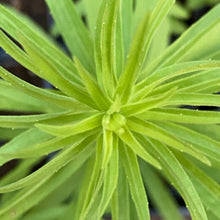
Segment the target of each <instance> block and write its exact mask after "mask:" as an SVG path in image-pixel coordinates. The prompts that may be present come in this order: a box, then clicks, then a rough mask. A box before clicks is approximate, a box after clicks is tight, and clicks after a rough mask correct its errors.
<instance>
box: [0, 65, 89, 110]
mask: <svg viewBox="0 0 220 220" xmlns="http://www.w3.org/2000/svg"><path fill="white" fill-rule="evenodd" d="M0 76H1V77H2V78H3V79H4V80H6V81H8V82H9V83H10V84H11V85H12V86H13V87H14V88H16V89H17V90H19V91H21V92H23V93H24V94H26V95H29V96H32V97H34V98H36V99H39V100H43V101H45V102H46V103H47V104H48V105H50V103H52V104H55V105H57V106H59V107H61V108H64V109H74V110H75V111H77V110H82V109H86V105H84V106H85V107H84V106H83V105H82V104H81V103H79V102H76V101H75V100H74V99H73V98H70V97H67V96H64V95H59V94H56V93H53V92H50V91H48V90H46V89H41V88H38V87H36V86H34V85H31V84H30V83H27V82H25V81H24V80H22V79H19V78H18V77H16V76H14V75H13V74H11V73H10V72H8V71H7V70H5V69H4V68H2V67H0ZM87 109H88V108H87Z"/></svg>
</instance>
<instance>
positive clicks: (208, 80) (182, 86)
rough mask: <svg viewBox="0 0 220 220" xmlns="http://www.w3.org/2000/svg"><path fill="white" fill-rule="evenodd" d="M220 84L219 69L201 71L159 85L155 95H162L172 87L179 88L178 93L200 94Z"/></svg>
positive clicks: (154, 92)
mask: <svg viewBox="0 0 220 220" xmlns="http://www.w3.org/2000/svg"><path fill="white" fill-rule="evenodd" d="M219 83H220V74H219V69H214V70H213V69H212V70H207V71H201V72H197V73H193V74H190V75H186V76H185V75H183V76H182V77H181V78H180V79H175V78H174V79H173V80H172V81H170V82H166V83H164V84H162V85H159V86H158V87H157V88H155V90H154V91H153V94H161V93H163V92H165V91H167V90H169V89H170V88H172V87H175V86H178V92H192V91H193V92H199V91H201V90H204V89H206V88H209V87H210V86H216V85H218V84H219Z"/></svg>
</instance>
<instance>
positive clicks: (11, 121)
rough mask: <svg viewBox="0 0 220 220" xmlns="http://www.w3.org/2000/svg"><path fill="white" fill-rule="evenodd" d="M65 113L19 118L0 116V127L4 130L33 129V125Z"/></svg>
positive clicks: (22, 116)
mask: <svg viewBox="0 0 220 220" xmlns="http://www.w3.org/2000/svg"><path fill="white" fill-rule="evenodd" d="M63 114H65V112H64V113H63V112H61V113H49V114H39V115H19V116H14V115H10V116H8V115H7V116H4V115H1V116H0V127H5V128H13V129H14V128H30V127H33V126H34V124H35V123H39V122H43V121H45V120H47V119H52V118H57V116H62V115H63Z"/></svg>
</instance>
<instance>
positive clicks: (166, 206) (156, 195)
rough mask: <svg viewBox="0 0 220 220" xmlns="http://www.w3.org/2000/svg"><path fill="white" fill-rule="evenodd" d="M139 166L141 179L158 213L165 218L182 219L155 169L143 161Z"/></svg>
mask: <svg viewBox="0 0 220 220" xmlns="http://www.w3.org/2000/svg"><path fill="white" fill-rule="evenodd" d="M141 168H142V169H141V170H142V175H143V180H144V183H145V185H146V187H147V189H148V192H149V195H150V198H151V199H152V201H153V204H154V205H155V206H156V207H157V209H158V211H159V213H160V215H161V216H162V217H163V218H164V219H167V220H168V219H175V220H183V218H182V217H181V214H180V212H179V210H178V205H177V204H176V201H175V200H174V198H173V197H172V196H171V194H170V193H169V192H168V187H166V186H165V184H164V183H163V181H162V179H161V178H160V177H159V175H158V174H157V173H156V172H155V170H153V169H152V168H151V167H150V166H148V165H147V164H146V163H144V162H142V163H141ZM164 201H166V202H164ZM167 210H169V211H167Z"/></svg>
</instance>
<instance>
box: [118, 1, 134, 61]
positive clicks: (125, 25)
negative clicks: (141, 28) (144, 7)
mask: <svg viewBox="0 0 220 220" xmlns="http://www.w3.org/2000/svg"><path fill="white" fill-rule="evenodd" d="M136 3H138V2H136ZM120 9H121V23H122V37H123V41H122V42H123V48H124V56H125V57H124V58H126V56H127V54H128V50H129V46H130V43H131V38H132V25H133V23H132V18H133V0H124V1H121V7H120Z"/></svg>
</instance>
